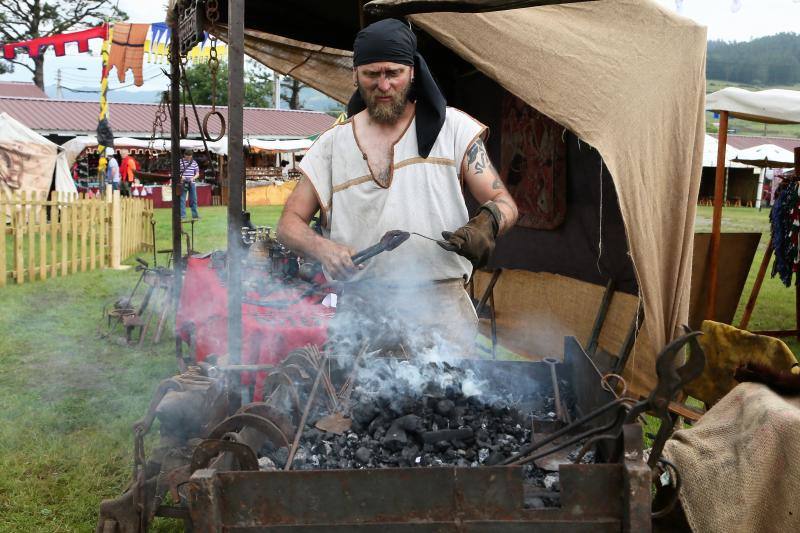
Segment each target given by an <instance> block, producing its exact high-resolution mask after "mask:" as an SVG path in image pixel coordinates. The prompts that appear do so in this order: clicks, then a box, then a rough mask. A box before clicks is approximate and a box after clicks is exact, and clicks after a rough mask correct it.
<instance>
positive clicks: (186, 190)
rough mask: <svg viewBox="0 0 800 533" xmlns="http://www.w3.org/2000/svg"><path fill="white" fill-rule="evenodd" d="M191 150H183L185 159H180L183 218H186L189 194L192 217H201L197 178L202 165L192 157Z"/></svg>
mask: <svg viewBox="0 0 800 533" xmlns="http://www.w3.org/2000/svg"><path fill="white" fill-rule="evenodd" d="M192 155H193V154H192V151H191V150H185V151H184V152H183V159H181V161H180V165H179V167H180V172H181V184H182V190H181V218H186V196H187V195H188V196H189V205H190V206H191V208H192V218H200V215H199V214H198V212H197V186H196V185H195V180H196V179H197V176H199V175H200V167H199V166H198V164H197V161H195V160H194V159H193V157H192Z"/></svg>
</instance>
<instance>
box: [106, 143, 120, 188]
mask: <svg viewBox="0 0 800 533" xmlns="http://www.w3.org/2000/svg"><path fill="white" fill-rule="evenodd" d="M106 159H107V160H108V164H107V166H106V181H107V182H108V183H111V190H114V191H118V190H119V179H120V177H119V161H117V158H116V157H115V154H114V149H113V148H106Z"/></svg>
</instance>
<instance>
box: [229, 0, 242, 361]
mask: <svg viewBox="0 0 800 533" xmlns="http://www.w3.org/2000/svg"><path fill="white" fill-rule="evenodd" d="M228 36H229V37H230V41H229V43H228V71H229V76H228V173H227V174H228V265H227V266H228V355H229V360H228V364H231V365H238V364H239V363H240V362H241V360H242V257H243V255H244V250H243V247H242V182H243V181H244V150H243V144H244V108H243V105H244V0H229V2H228Z"/></svg>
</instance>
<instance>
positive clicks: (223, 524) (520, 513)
mask: <svg viewBox="0 0 800 533" xmlns="http://www.w3.org/2000/svg"><path fill="white" fill-rule="evenodd" d="M624 440H625V449H626V453H625V455H624V459H623V461H622V462H621V463H610V464H591V465H584V464H578V465H562V466H561V470H560V482H561V506H560V507H558V508H547V509H528V508H526V507H525V504H524V502H525V494H526V489H525V487H524V483H523V475H524V474H523V470H522V468H520V467H502V466H495V467H481V468H453V467H446V468H445V467H442V468H419V469H409V468H393V469H376V470H372V469H369V470H324V471H287V472H284V471H274V472H219V471H216V470H213V469H203V470H198V471H196V472H195V473H194V474H193V475H192V477H191V479H190V480H189V482H188V484H187V491H186V493H187V496H188V497H187V501H188V506H189V512H190V515H191V517H192V523H193V527H194V531H196V532H206V531H228V530H236V531H287V530H290V529H291V530H294V529H295V528H296V529H298V530H300V529H302V531H308V532H322V531H354V530H357V531H381V532H384V533H385V532H393V531H437V532H439V531H454V532H455V531H458V532H479V531H480V532H516V531H520V532H521V531H526V532H539V531H541V532H544V531H548V532H567V531H569V532H575V531H586V532H589V531H591V532H596V531H617V532H618V531H631V532H632V531H636V532H646V531H650V491H649V486H650V476H651V474H650V469H649V468H648V467H647V465H646V464H645V463H644V461H643V459H642V450H641V444H642V428H641V426H640V425H638V424H633V425H629V426H626V428H625V432H624Z"/></svg>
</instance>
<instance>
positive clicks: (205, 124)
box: [202, 111, 225, 142]
mask: <svg viewBox="0 0 800 533" xmlns="http://www.w3.org/2000/svg"><path fill="white" fill-rule="evenodd" d="M214 115H217V116H218V117H219V123H220V130H219V135H218V136H217V137H211V134H209V133H208V119H209V118H211V117H212V116H214ZM202 133H203V135H204V136H205V138H206V140H208V141H211V142H216V141H218V140H220V139H222V138H223V137H224V136H225V117H223V116H222V113H220V112H219V111H209V112H208V113H206V116H205V117H203V132H202Z"/></svg>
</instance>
